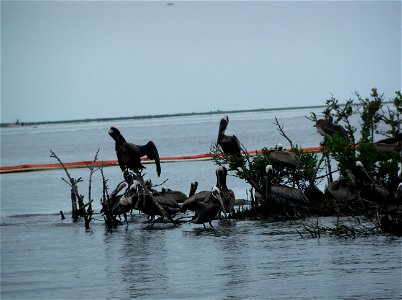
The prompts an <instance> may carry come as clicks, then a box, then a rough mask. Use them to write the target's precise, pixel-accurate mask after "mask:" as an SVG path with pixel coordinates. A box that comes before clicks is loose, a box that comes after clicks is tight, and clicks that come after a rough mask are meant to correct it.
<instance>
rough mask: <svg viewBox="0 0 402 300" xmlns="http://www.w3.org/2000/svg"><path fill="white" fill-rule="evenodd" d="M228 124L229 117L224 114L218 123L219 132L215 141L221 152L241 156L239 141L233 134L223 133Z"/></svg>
mask: <svg viewBox="0 0 402 300" xmlns="http://www.w3.org/2000/svg"><path fill="white" fill-rule="evenodd" d="M228 124H229V117H228V116H224V117H223V118H222V119H221V122H220V124H219V133H218V139H217V141H216V143H217V144H218V145H219V146H221V148H222V151H223V153H225V154H226V155H233V156H239V157H241V147H240V141H239V139H238V138H237V137H236V136H235V135H232V136H229V135H225V130H226V128H227V127H228Z"/></svg>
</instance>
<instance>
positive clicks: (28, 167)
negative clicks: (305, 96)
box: [0, 147, 320, 174]
mask: <svg viewBox="0 0 402 300" xmlns="http://www.w3.org/2000/svg"><path fill="white" fill-rule="evenodd" d="M303 150H304V151H307V152H317V151H319V150H320V147H309V148H303ZM261 152H262V150H254V151H248V152H247V154H249V155H255V154H258V153H261ZM212 157H213V155H212V154H210V153H205V154H196V155H180V156H165V157H161V158H160V161H161V163H164V162H184V161H200V160H211V159H212ZM141 161H142V162H143V163H144V164H147V163H153V161H152V160H150V159H148V158H147V157H144V158H142V159H141ZM63 164H64V166H65V167H66V168H67V169H72V168H86V167H87V166H92V165H95V166H99V167H100V166H104V167H108V166H115V165H118V163H117V160H99V161H96V162H95V163H94V162H93V161H92V160H87V161H76V162H66V163H63ZM61 168H62V166H61V164H59V163H53V164H24V165H16V166H5V167H0V174H5V173H17V172H31V171H46V170H55V169H61Z"/></svg>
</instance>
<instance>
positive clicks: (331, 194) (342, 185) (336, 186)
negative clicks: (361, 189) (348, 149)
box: [325, 169, 356, 201]
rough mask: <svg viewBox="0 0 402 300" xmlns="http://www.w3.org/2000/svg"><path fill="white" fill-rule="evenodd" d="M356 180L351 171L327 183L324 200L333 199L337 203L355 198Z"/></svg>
mask: <svg viewBox="0 0 402 300" xmlns="http://www.w3.org/2000/svg"><path fill="white" fill-rule="evenodd" d="M355 186H356V178H355V176H354V175H353V173H352V171H350V170H349V169H347V170H346V176H344V177H341V178H339V179H338V180H335V181H332V182H329V183H328V186H327V188H326V189H325V196H326V198H333V199H336V200H338V201H345V200H350V199H352V198H354V197H355V195H356V192H355Z"/></svg>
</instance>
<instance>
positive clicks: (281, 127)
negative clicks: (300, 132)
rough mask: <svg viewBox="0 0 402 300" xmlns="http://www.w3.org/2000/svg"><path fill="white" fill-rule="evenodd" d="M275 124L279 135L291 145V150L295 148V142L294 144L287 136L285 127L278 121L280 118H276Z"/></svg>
mask: <svg viewBox="0 0 402 300" xmlns="http://www.w3.org/2000/svg"><path fill="white" fill-rule="evenodd" d="M273 124H274V125H276V130H278V131H279V134H280V135H281V136H283V137H284V138H285V139H287V141H288V142H289V144H290V148H293V142H292V140H291V139H290V138H289V137H288V136H287V135H286V133H285V131H284V130H283V129H284V126H285V125H283V124H282V125H281V124H279V121H278V118H277V117H275V123H273Z"/></svg>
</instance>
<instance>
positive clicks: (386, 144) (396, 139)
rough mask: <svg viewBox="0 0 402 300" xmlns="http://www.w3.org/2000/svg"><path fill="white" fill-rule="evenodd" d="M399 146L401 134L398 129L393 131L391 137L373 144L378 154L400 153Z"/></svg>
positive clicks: (401, 139)
mask: <svg viewBox="0 0 402 300" xmlns="http://www.w3.org/2000/svg"><path fill="white" fill-rule="evenodd" d="M401 144H402V134H400V133H399V129H397V130H395V133H394V136H393V137H390V138H386V139H382V140H379V141H377V142H375V143H374V145H375V146H376V148H377V150H378V151H380V152H394V151H401Z"/></svg>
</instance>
